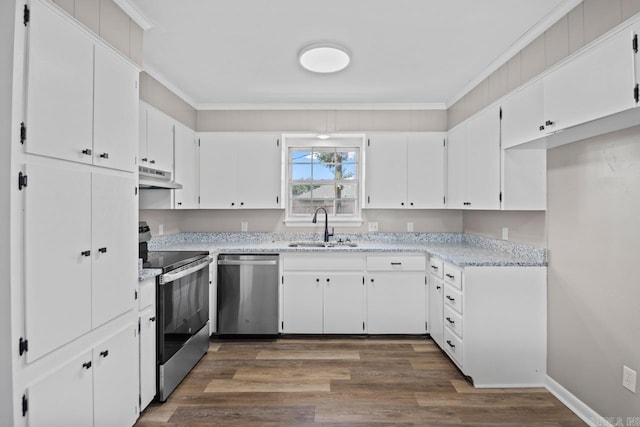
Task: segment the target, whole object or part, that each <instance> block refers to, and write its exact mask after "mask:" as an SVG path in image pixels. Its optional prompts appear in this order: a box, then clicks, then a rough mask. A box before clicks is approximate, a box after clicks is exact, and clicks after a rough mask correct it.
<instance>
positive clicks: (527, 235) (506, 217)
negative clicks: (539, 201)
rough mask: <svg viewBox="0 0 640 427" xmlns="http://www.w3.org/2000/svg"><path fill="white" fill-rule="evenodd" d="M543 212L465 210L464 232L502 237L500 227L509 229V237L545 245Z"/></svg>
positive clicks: (515, 240)
mask: <svg viewBox="0 0 640 427" xmlns="http://www.w3.org/2000/svg"><path fill="white" fill-rule="evenodd" d="M545 216H546V215H545V212H526V211H465V212H464V232H465V233H468V234H475V235H477V236H483V237H489V238H492V239H502V228H503V227H507V228H508V229H509V231H508V234H509V239H508V240H510V241H513V242H518V243H524V244H527V245H532V246H536V247H539V248H546V247H547V232H546V224H545Z"/></svg>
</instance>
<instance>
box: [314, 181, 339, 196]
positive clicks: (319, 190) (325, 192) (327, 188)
mask: <svg viewBox="0 0 640 427" xmlns="http://www.w3.org/2000/svg"><path fill="white" fill-rule="evenodd" d="M312 194H313V198H314V199H333V198H335V197H336V185H335V184H333V183H331V184H322V185H314V188H313V192H312Z"/></svg>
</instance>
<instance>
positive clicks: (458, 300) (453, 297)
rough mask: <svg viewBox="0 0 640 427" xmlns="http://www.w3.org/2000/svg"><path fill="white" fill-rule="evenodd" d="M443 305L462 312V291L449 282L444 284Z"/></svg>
mask: <svg viewBox="0 0 640 427" xmlns="http://www.w3.org/2000/svg"><path fill="white" fill-rule="evenodd" d="M444 306H445V307H447V306H449V307H451V308H453V309H454V310H455V311H457V312H458V313H460V314H462V292H460V291H459V290H457V289H456V288H454V287H453V286H451V285H450V284H449V283H445V284H444Z"/></svg>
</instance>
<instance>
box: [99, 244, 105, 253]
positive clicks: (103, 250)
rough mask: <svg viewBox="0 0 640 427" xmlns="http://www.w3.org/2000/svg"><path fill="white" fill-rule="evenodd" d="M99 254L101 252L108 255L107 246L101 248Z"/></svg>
mask: <svg viewBox="0 0 640 427" xmlns="http://www.w3.org/2000/svg"><path fill="white" fill-rule="evenodd" d="M98 252H100V253H101V254H106V253H107V248H106V246H105V247H104V248H100V249H98Z"/></svg>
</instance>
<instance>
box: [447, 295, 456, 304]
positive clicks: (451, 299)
mask: <svg viewBox="0 0 640 427" xmlns="http://www.w3.org/2000/svg"><path fill="white" fill-rule="evenodd" d="M447 299H448V300H449V301H451V302H453V301H455V300H456V299H455V298H451V296H450V295H447Z"/></svg>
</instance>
